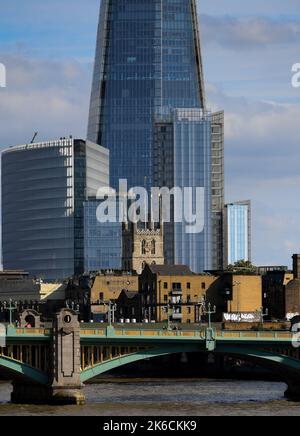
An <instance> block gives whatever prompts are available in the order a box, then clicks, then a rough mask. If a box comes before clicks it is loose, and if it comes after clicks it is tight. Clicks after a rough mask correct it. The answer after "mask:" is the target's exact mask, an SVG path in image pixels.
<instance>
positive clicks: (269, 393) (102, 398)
mask: <svg viewBox="0 0 300 436" xmlns="http://www.w3.org/2000/svg"><path fill="white" fill-rule="evenodd" d="M285 389H286V386H285V384H283V383H276V382H275V383H274V382H261V381H236V380H235V381H231V380H225V381H224V380H202V379H201V380H199V379H193V380H186V379H185V380H159V379H155V380H153V379H152V380H149V379H130V380H129V379H121V380H120V379H108V380H105V381H103V382H101V383H99V384H92V385H88V386H86V387H85V394H86V398H87V404H86V406H82V407H75V406H66V407H61V406H60V407H50V406H16V405H13V404H9V398H10V392H11V386H10V384H8V383H1V384H0V416H5V415H6V416H7V415H9V416H13V415H20V416H24V415H47V416H49V415H50V416H55V415H57V416H61V415H64V416H94V415H97V416H112V417H113V416H131V417H132V416H143V415H146V416H173V417H174V416H207V415H208V416H209V415H221V416H222V415H226V416H228V415H245V416H247V415H250V416H252V415H271V416H274V415H275V416H276V415H282V416H298V415H300V403H293V402H290V401H287V400H286V399H284V391H285Z"/></svg>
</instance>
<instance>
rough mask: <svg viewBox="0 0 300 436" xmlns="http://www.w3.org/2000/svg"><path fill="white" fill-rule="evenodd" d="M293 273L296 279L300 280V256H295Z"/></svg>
mask: <svg viewBox="0 0 300 436" xmlns="http://www.w3.org/2000/svg"><path fill="white" fill-rule="evenodd" d="M293 273H294V278H295V279H300V254H294V255H293Z"/></svg>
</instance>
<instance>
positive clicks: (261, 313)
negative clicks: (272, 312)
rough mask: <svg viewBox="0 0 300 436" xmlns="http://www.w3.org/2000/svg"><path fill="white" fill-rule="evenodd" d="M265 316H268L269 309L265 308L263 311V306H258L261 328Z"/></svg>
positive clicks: (262, 327)
mask: <svg viewBox="0 0 300 436" xmlns="http://www.w3.org/2000/svg"><path fill="white" fill-rule="evenodd" d="M267 316H269V310H268V309H266V312H265V313H264V308H263V307H261V308H260V327H261V330H263V329H264V318H266V317H267Z"/></svg>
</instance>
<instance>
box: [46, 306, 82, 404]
mask: <svg viewBox="0 0 300 436" xmlns="http://www.w3.org/2000/svg"><path fill="white" fill-rule="evenodd" d="M52 364H53V370H52V383H51V390H52V395H51V398H50V402H51V403H52V404H65V405H67V404H75V405H83V404H84V403H85V396H84V393H83V392H82V388H83V384H82V383H81V380H80V371H81V353H80V324H79V321H78V315H77V314H76V312H74V311H72V310H69V309H63V310H61V311H60V312H58V313H57V314H56V319H55V322H54V332H53V362H52Z"/></svg>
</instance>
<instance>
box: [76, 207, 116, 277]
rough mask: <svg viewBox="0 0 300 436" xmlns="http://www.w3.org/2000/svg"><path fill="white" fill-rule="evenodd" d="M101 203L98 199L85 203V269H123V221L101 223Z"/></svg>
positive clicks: (91, 270) (89, 270)
mask: <svg viewBox="0 0 300 436" xmlns="http://www.w3.org/2000/svg"><path fill="white" fill-rule="evenodd" d="M99 204H100V202H99V201H98V200H90V201H86V202H85V203H84V271H85V272H94V271H101V270H114V269H115V270H121V269H122V223H119V222H116V223H108V222H107V223H100V222H99V221H98V220H97V208H98V206H99ZM117 221H118V220H117Z"/></svg>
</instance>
